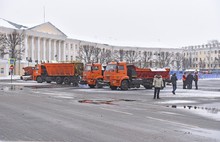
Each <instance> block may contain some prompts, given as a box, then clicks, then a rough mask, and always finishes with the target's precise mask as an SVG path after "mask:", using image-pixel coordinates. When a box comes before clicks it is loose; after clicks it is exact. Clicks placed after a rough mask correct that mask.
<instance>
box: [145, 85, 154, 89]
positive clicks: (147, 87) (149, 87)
mask: <svg viewBox="0 0 220 142" xmlns="http://www.w3.org/2000/svg"><path fill="white" fill-rule="evenodd" d="M144 88H145V89H152V88H153V87H152V86H144Z"/></svg>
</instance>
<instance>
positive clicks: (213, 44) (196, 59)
mask: <svg viewBox="0 0 220 142" xmlns="http://www.w3.org/2000/svg"><path fill="white" fill-rule="evenodd" d="M182 49H183V55H184V62H183V69H197V70H200V71H204V72H209V73H211V72H220V43H219V42H218V41H216V40H215V41H210V42H208V43H207V44H202V45H196V46H187V47H183V48H182Z"/></svg>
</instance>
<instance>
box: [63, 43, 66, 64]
mask: <svg viewBox="0 0 220 142" xmlns="http://www.w3.org/2000/svg"><path fill="white" fill-rule="evenodd" d="M63 61H66V44H65V42H63Z"/></svg>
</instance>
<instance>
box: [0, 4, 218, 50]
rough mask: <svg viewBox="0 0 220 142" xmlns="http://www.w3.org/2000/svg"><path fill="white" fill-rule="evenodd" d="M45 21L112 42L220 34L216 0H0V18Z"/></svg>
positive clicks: (197, 40)
mask: <svg viewBox="0 0 220 142" xmlns="http://www.w3.org/2000/svg"><path fill="white" fill-rule="evenodd" d="M43 7H45V9H46V10H45V11H46V12H45V13H46V20H45V21H46V22H47V21H49V22H51V23H52V24H54V25H55V26H56V27H57V28H58V29H60V30H61V31H63V32H64V33H65V34H66V35H67V36H68V37H70V38H75V39H82V40H89V41H95V42H100V43H107V44H113V45H130V46H142V47H148V46H157V47H158V46H159V47H182V46H187V45H200V44H204V43H207V41H208V40H213V39H217V40H220V1H219V0H0V18H4V19H7V20H10V21H13V22H16V23H19V24H23V25H27V26H29V25H32V26H35V25H39V24H41V23H43V22H44V12H43V11H44V10H43V9H44V8H43Z"/></svg>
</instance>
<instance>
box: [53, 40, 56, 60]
mask: <svg viewBox="0 0 220 142" xmlns="http://www.w3.org/2000/svg"><path fill="white" fill-rule="evenodd" d="M53 43H54V44H53V46H54V48H53V53H54V54H53V59H54V60H55V61H57V41H56V40H54V41H53Z"/></svg>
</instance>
